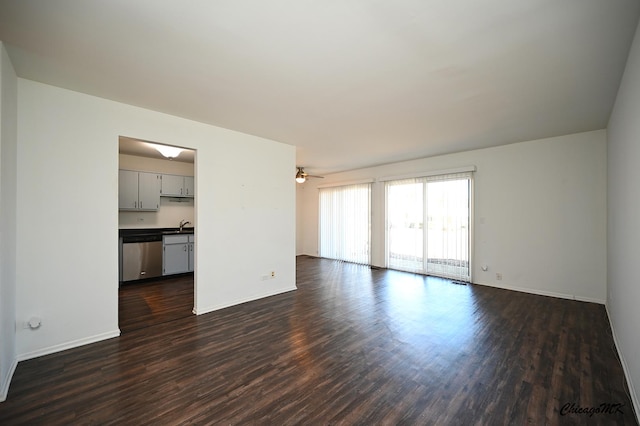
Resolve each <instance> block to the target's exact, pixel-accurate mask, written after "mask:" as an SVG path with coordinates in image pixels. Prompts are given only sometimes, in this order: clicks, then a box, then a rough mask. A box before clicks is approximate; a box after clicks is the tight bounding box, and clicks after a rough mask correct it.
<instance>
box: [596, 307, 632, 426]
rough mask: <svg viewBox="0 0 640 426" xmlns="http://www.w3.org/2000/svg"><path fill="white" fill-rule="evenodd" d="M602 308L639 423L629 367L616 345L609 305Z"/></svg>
mask: <svg viewBox="0 0 640 426" xmlns="http://www.w3.org/2000/svg"><path fill="white" fill-rule="evenodd" d="M604 308H605V310H606V311H607V320H608V321H609V328H610V329H611V336H612V337H613V345H614V346H615V349H616V353H617V354H618V358H619V359H620V364H622V372H623V373H624V378H625V379H626V381H627V389H629V398H630V399H631V403H632V404H633V408H634V411H635V413H636V421H637V422H638V423H640V401H639V400H638V393H637V392H636V388H635V387H634V386H633V381H632V380H631V372H630V371H629V366H628V365H627V361H626V360H625V358H624V356H623V354H622V351H621V350H620V345H619V344H618V338H617V336H616V329H615V328H614V327H613V323H612V322H611V315H610V314H609V305H608V304H606V303H605V305H604Z"/></svg>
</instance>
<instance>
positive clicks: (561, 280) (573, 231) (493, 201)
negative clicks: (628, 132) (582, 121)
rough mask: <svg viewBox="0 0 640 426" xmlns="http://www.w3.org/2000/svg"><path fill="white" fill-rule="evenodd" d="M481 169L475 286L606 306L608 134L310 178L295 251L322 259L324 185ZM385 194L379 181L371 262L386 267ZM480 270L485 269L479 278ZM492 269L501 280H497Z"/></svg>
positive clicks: (477, 180)
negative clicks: (321, 192)
mask: <svg viewBox="0 0 640 426" xmlns="http://www.w3.org/2000/svg"><path fill="white" fill-rule="evenodd" d="M471 165H473V166H476V167H477V172H476V173H475V217H474V219H475V263H474V264H473V281H474V282H475V283H477V284H485V285H491V286H498V287H504V288H510V289H515V290H522V291H528V292H532V293H537V294H545V295H553V296H559V297H567V298H577V299H580V300H585V301H593V302H598V303H604V301H605V293H606V270H607V268H606V132H605V131H604V130H601V131H595V132H588V133H581V134H574V135H568V136H562V137H555V138H549V139H543V140H536V141H529V142H522V143H516V144H512V145H507V146H502V147H496V148H489V149H481V150H476V151H469V152H463V153H457V154H451V155H443V156H439V157H432V158H425V159H420V160H413V161H406V162H401V163H394V164H388V165H384V166H379V167H372V168H367V169H361V170H355V171H351V172H345V173H338V174H334V175H329V176H327V177H326V178H325V179H323V180H314V179H309V180H308V181H307V182H306V183H305V184H303V186H304V188H301V189H299V190H298V194H299V197H298V203H299V205H298V208H299V209H301V210H302V211H303V225H302V226H303V227H304V231H303V242H302V247H299V248H298V250H297V251H298V252H299V253H305V254H309V255H316V254H317V246H318V191H317V189H316V186H317V185H318V184H328V183H331V182H341V181H353V180H358V179H369V178H374V179H377V178H381V177H388V176H398V175H403V174H409V173H414V172H428V171H437V170H443V169H451V168H455V167H462V166H471ZM383 194H384V191H383V184H382V183H375V184H374V191H373V195H374V200H373V201H374V203H376V205H377V207H375V208H374V217H373V218H372V222H373V224H372V228H373V229H372V254H373V256H372V262H373V264H374V265H377V266H384V216H383V214H382V213H383V209H384V207H383V206H384V204H383V202H382V197H383ZM481 265H488V266H489V270H488V271H487V272H483V271H482V270H481V268H480V266H481ZM496 272H501V273H502V274H503V280H502V281H497V280H496V275H495V274H496Z"/></svg>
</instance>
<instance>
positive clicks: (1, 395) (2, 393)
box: [0, 357, 18, 402]
mask: <svg viewBox="0 0 640 426" xmlns="http://www.w3.org/2000/svg"><path fill="white" fill-rule="evenodd" d="M17 366H18V358H17V357H14V358H13V361H12V362H11V366H10V367H9V371H7V376H6V377H4V378H3V380H2V387H1V388H0V402H4V401H6V400H7V394H8V393H9V385H10V384H11V379H12V378H13V373H14V372H15V371H16V367H17Z"/></svg>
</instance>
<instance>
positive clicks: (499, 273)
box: [496, 272, 502, 281]
mask: <svg viewBox="0 0 640 426" xmlns="http://www.w3.org/2000/svg"><path fill="white" fill-rule="evenodd" d="M496 280H498V281H502V272H496Z"/></svg>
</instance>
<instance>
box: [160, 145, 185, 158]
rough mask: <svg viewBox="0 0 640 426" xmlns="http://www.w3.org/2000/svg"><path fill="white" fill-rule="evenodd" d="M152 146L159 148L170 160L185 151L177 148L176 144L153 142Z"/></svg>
mask: <svg viewBox="0 0 640 426" xmlns="http://www.w3.org/2000/svg"><path fill="white" fill-rule="evenodd" d="M152 146H153V147H154V148H155V149H157V150H158V152H159V153H160V154H162V155H163V156H165V157H166V158H168V159H170V160H171V159H173V158H176V157H177V156H178V155H180V153H181V152H182V151H184V149H182V148H176V147H175V146H167V145H155V144H152Z"/></svg>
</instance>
